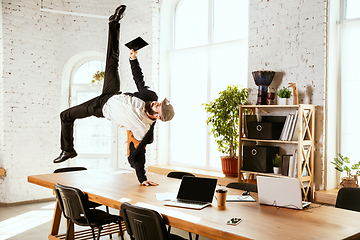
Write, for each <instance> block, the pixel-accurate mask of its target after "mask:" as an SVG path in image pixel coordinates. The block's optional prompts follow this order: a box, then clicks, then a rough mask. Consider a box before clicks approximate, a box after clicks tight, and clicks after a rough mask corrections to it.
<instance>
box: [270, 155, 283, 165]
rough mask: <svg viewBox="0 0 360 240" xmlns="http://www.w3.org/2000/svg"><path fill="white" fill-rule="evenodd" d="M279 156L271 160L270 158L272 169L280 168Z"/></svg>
mask: <svg viewBox="0 0 360 240" xmlns="http://www.w3.org/2000/svg"><path fill="white" fill-rule="evenodd" d="M280 159H281V158H280V156H279V154H276V155H275V156H274V157H273V158H272V163H273V167H280Z"/></svg>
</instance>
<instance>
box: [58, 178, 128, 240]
mask: <svg viewBox="0 0 360 240" xmlns="http://www.w3.org/2000/svg"><path fill="white" fill-rule="evenodd" d="M54 190H55V194H56V198H57V200H58V202H59V206H60V209H61V210H62V212H63V214H64V217H65V218H66V219H67V220H68V226H67V230H66V240H67V239H68V238H69V231H70V228H71V223H74V224H77V225H80V226H90V227H91V231H92V235H93V239H94V240H95V231H94V229H95V228H97V229H98V236H97V239H98V240H99V239H100V234H101V230H102V228H103V225H105V224H110V223H117V224H118V225H119V228H120V233H121V239H122V240H124V236H123V231H122V227H121V221H123V218H122V217H120V216H117V215H112V214H109V213H107V212H105V211H102V210H99V209H91V208H89V206H88V205H89V201H88V196H87V195H86V194H85V193H84V192H82V191H81V190H80V189H77V188H74V187H68V186H64V185H61V184H58V183H57V184H56V185H55V187H54Z"/></svg>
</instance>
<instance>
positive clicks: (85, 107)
mask: <svg viewBox="0 0 360 240" xmlns="http://www.w3.org/2000/svg"><path fill="white" fill-rule="evenodd" d="M97 102H98V97H96V98H93V99H90V100H89V101H87V102H84V103H82V104H80V105H77V106H74V107H71V108H68V109H66V110H64V111H63V112H61V113H60V120H61V150H64V151H71V150H73V149H74V136H73V132H74V122H75V120H76V119H81V118H86V117H90V116H93V115H94V113H95V112H96V109H97V106H98V105H99V104H98V103H97Z"/></svg>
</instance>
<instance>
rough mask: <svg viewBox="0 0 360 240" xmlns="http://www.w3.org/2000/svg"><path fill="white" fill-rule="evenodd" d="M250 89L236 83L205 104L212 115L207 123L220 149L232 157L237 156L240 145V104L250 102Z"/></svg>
mask: <svg viewBox="0 0 360 240" xmlns="http://www.w3.org/2000/svg"><path fill="white" fill-rule="evenodd" d="M247 97H248V89H247V88H242V87H241V88H239V87H238V86H235V85H229V86H227V89H226V90H224V91H222V92H220V93H219V97H218V98H216V99H214V100H213V101H211V102H210V103H203V106H204V108H205V110H206V112H207V113H209V114H210V117H209V118H208V119H207V120H206V124H207V125H209V126H210V127H211V132H210V133H209V134H213V136H214V137H215V141H216V143H217V145H218V150H219V151H220V152H221V153H224V154H226V155H228V156H229V157H230V158H234V157H236V150H237V148H238V147H239V105H245V104H248V101H247Z"/></svg>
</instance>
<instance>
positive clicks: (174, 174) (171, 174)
mask: <svg viewBox="0 0 360 240" xmlns="http://www.w3.org/2000/svg"><path fill="white" fill-rule="evenodd" d="M183 176H191V177H195V175H194V174H192V173H188V172H169V173H168V175H167V177H171V178H177V179H182V177H183Z"/></svg>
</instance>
